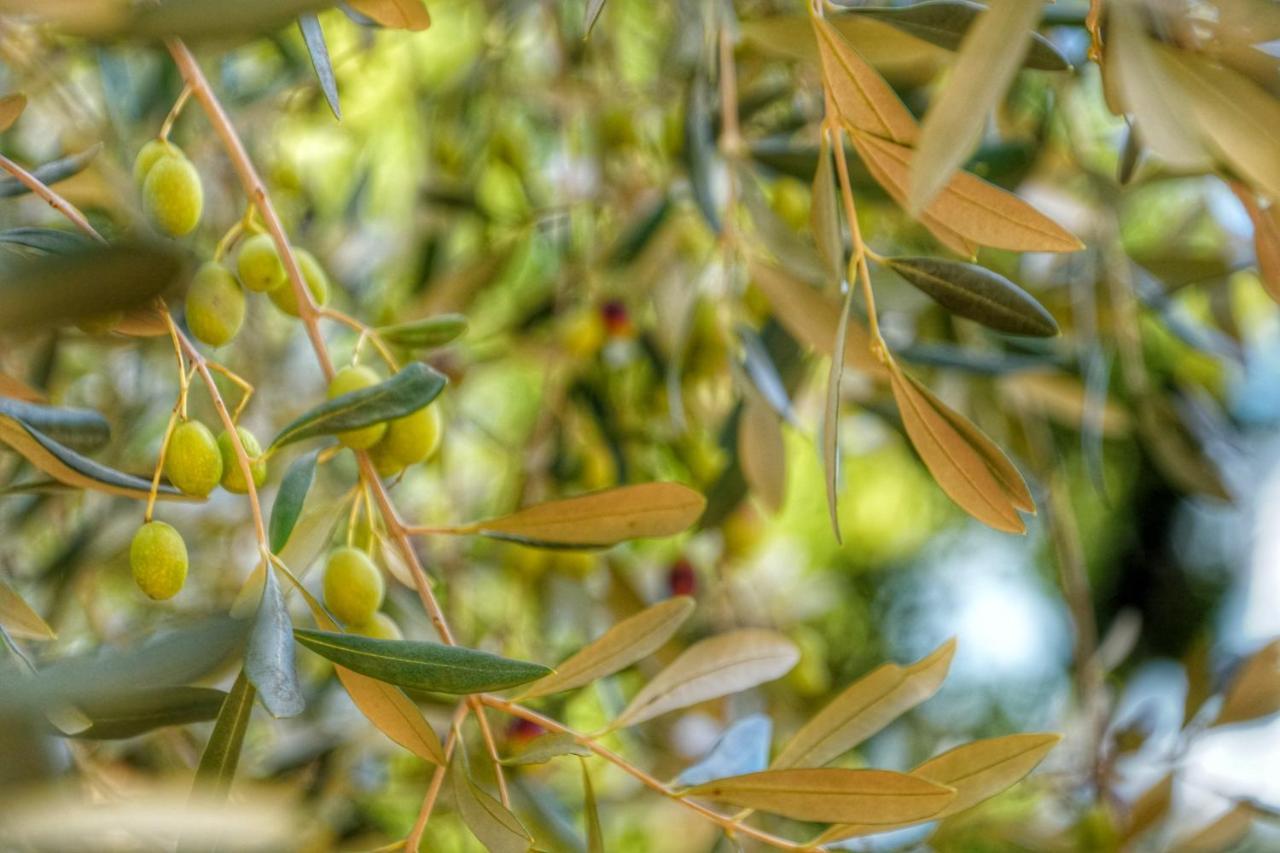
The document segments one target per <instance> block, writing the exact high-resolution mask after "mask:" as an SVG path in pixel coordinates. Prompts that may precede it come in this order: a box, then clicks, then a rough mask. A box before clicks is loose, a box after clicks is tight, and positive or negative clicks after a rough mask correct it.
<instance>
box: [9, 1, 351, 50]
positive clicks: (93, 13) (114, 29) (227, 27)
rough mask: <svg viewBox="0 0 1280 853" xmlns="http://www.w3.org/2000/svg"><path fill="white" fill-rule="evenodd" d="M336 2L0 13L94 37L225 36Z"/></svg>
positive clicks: (54, 7)
mask: <svg viewBox="0 0 1280 853" xmlns="http://www.w3.org/2000/svg"><path fill="white" fill-rule="evenodd" d="M336 2H337V0H157V2H151V3H140V4H121V3H117V2H113V0H0V11H7V12H22V13H25V14H30V15H35V16H37V17H39V18H41V19H43V20H45V21H48V22H50V23H52V24H54V25H55V26H57V27H58V28H59V29H61V30H63V31H64V32H68V33H71V34H74V35H81V36H87V37H89V38H94V39H102V40H111V39H117V38H138V39H156V38H172V37H177V38H189V39H201V38H206V39H225V38H228V37H236V36H245V35H252V34H255V33H265V32H270V31H272V30H275V29H278V28H279V27H281V26H283V25H284V24H286V23H288V22H289V21H291V20H293V19H294V18H295V17H297V16H298V15H299V14H300V13H303V12H314V11H318V10H320V9H326V8H328V7H330V6H334V5H336Z"/></svg>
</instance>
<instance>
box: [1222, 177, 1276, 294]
mask: <svg viewBox="0 0 1280 853" xmlns="http://www.w3.org/2000/svg"><path fill="white" fill-rule="evenodd" d="M1230 187H1231V191H1232V192H1234V193H1235V195H1236V198H1238V199H1240V203H1241V204H1243V205H1244V210H1245V213H1246V214H1248V216H1249V221H1250V222H1252V223H1253V249H1254V258H1255V259H1256V261H1257V264H1258V278H1260V279H1261V280H1262V287H1263V289H1265V290H1266V291H1267V295H1268V296H1270V297H1271V299H1272V300H1273V301H1275V302H1277V303H1280V206H1277V205H1276V204H1275V203H1274V202H1273V203H1272V205H1271V206H1270V207H1269V208H1267V209H1266V210H1263V209H1262V208H1261V206H1260V205H1259V204H1258V200H1257V197H1256V196H1255V195H1254V194H1253V193H1252V192H1251V191H1250V190H1249V189H1248V188H1247V187H1244V186H1241V185H1240V184H1238V183H1236V182H1235V181H1232V182H1231V183H1230Z"/></svg>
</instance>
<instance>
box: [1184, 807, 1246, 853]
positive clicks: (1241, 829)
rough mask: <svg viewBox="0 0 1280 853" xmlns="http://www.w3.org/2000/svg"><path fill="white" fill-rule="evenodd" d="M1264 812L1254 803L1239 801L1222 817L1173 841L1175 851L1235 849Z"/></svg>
mask: <svg viewBox="0 0 1280 853" xmlns="http://www.w3.org/2000/svg"><path fill="white" fill-rule="evenodd" d="M1260 814H1262V812H1260V811H1259V809H1258V808H1257V807H1256V806H1254V805H1253V804H1252V803H1237V804H1236V805H1235V806H1234V807H1232V808H1231V809H1230V810H1228V811H1227V812H1226V813H1224V814H1223V815H1222V816H1221V817H1219V818H1218V819H1216V820H1213V821H1211V822H1209V823H1208V824H1206V825H1205V826H1203V827H1201V828H1200V829H1197V830H1195V831H1193V832H1192V833H1190V834H1189V835H1186V836H1184V837H1182V838H1180V839H1178V840H1176V841H1175V842H1174V843H1173V846H1172V847H1171V848H1170V850H1172V851H1173V853H1209V851H1211V850H1231V849H1233V848H1234V847H1235V846H1236V845H1237V844H1238V843H1239V842H1240V840H1241V839H1243V838H1244V836H1245V834H1246V833H1248V831H1249V828H1250V827H1251V826H1253V820H1254V818H1256V817H1258V816H1259V815H1260Z"/></svg>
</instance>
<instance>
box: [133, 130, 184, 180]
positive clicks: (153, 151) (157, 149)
mask: <svg viewBox="0 0 1280 853" xmlns="http://www.w3.org/2000/svg"><path fill="white" fill-rule="evenodd" d="M181 156H182V152H180V151H179V150H178V149H177V147H175V146H174V145H173V143H171V142H169V141H168V140H167V139H152V140H150V141H148V142H147V144H146V145H143V146H142V147H141V148H139V149H138V156H137V157H136V158H135V159H134V161H133V182H134V183H135V184H137V186H138V189H142V185H143V183H144V182H145V181H146V180H147V173H148V172H150V171H151V167H152V166H154V165H155V164H156V163H158V162H159V161H160V158H161V157H181Z"/></svg>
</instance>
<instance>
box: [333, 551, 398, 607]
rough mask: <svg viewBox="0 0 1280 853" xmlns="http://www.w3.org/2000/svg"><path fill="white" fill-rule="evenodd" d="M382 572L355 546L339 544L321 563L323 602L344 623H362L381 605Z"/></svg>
mask: <svg viewBox="0 0 1280 853" xmlns="http://www.w3.org/2000/svg"><path fill="white" fill-rule="evenodd" d="M383 591H384V588H383V583H382V574H381V573H380V572H379V571H378V567H377V566H375V565H374V564H373V560H371V559H369V555H368V554H366V553H365V552H364V551H361V550H359V549H358V548H351V547H343V548H338V549H336V550H334V551H333V552H332V553H331V554H329V559H328V561H327V562H326V563H325V566H324V604H325V606H326V607H328V608H329V612H331V613H332V614H333V615H334V616H336V617H338V618H339V619H341V620H342V622H343V623H345V624H347V625H363V624H365V623H367V622H369V621H370V620H371V619H373V615H374V614H375V613H377V612H378V608H379V607H381V606H382V594H383Z"/></svg>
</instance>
